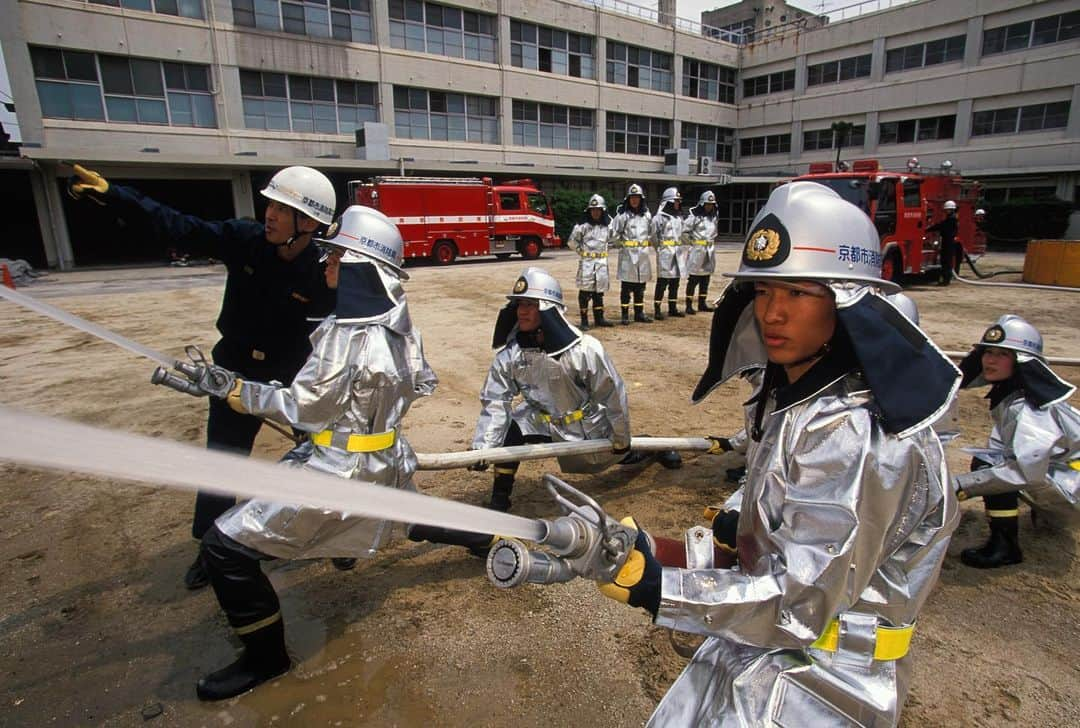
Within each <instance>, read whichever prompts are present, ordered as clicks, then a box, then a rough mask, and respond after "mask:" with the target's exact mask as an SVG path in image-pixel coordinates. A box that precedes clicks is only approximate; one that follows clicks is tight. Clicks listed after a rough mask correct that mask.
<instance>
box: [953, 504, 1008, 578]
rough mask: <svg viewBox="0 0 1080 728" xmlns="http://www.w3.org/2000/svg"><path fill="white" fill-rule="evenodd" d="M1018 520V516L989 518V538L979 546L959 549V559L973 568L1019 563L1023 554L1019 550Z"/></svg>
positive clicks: (994, 567) (993, 567) (992, 567)
mask: <svg viewBox="0 0 1080 728" xmlns="http://www.w3.org/2000/svg"><path fill="white" fill-rule="evenodd" d="M1019 521H1020V518H1019V517H1018V516H1010V517H1008V518H991V519H990V539H989V540H988V541H987V542H986V543H985V544H983V546H982V547H981V548H977V549H964V550H963V551H961V552H960V560H961V561H962V562H964V564H966V565H967V566H970V567H972V568H975V569H996V568H998V567H1000V566H1010V565H1012V564H1019V563H1021V562H1022V561H1023V560H1024V555H1023V554H1022V553H1021V552H1020V540H1019Z"/></svg>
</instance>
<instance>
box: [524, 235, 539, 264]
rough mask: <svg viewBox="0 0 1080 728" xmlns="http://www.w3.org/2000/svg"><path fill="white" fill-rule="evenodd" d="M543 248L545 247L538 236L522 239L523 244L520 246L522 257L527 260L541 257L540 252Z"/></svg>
mask: <svg viewBox="0 0 1080 728" xmlns="http://www.w3.org/2000/svg"><path fill="white" fill-rule="evenodd" d="M543 249H544V247H543V246H542V245H541V244H540V240H539V239H538V238H525V239H524V240H522V241H521V245H520V246H519V251H520V253H521V257H522V258H524V259H525V260H533V259H534V258H539V257H540V252H541V251H542V250H543Z"/></svg>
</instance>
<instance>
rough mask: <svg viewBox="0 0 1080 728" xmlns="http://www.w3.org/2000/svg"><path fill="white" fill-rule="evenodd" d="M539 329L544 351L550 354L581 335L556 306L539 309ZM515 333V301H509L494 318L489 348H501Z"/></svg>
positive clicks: (574, 342) (571, 344) (553, 354)
mask: <svg viewBox="0 0 1080 728" xmlns="http://www.w3.org/2000/svg"><path fill="white" fill-rule="evenodd" d="M540 331H542V332H544V341H543V349H544V352H545V353H547V354H550V355H551V356H557V355H558V354H561V353H563V352H564V351H566V350H567V349H569V348H570V347H571V346H573V345H574V344H576V343H577V342H578V341H579V340H580V339H581V337H582V333H581V331H579V330H578V329H576V328H574V326H572V325H571V324H570V322H569V321H567V320H566V318H565V317H564V316H563V315H562V311H560V310H559V307H558V306H552V307H551V308H548V309H547V310H543V309H542V310H541V311H540ZM516 334H517V301H510V302H509V303H508V304H506V305H505V306H503V307H502V308H501V309H500V310H499V317H498V318H497V319H496V320H495V332H494V334H493V335H492V337H491V348H492V349H501V348H503V347H504V346H506V345H507V344H508V343H510V337H511V336H514V335H516Z"/></svg>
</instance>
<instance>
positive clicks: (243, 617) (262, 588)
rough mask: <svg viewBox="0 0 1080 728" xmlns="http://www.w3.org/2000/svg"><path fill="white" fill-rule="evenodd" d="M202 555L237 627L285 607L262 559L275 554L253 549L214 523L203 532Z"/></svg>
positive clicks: (212, 581)
mask: <svg viewBox="0 0 1080 728" xmlns="http://www.w3.org/2000/svg"><path fill="white" fill-rule="evenodd" d="M200 548H201V557H202V562H203V566H204V567H205V568H206V574H207V576H209V577H210V586H211V587H213V589H214V594H215V596H217V600H218V604H220V605H221V609H222V611H223V612H225V616H226V617H227V618H228V620H229V624H230V625H231V626H232V627H233V629H243V628H244V627H248V626H250V625H254V624H257V623H258V622H261V621H262V620H265V619H269V618H270V617H273V616H274V615H275V614H277V613H278V611H279V610H280V609H281V605H280V603H279V602H278V597H277V593H276V592H275V591H274V587H273V585H271V584H270V579H268V578H267V577H266V574H264V573H263V570H262V566H261V565H260V563H259V562H261V561H270V560H272V558H273V557H271V556H267V555H266V554H263V553H260V552H258V551H255V550H254V549H250V548H248V547H247V546H244V545H243V544H240V543H237V542H236V541H233V540H232V539H231V538H229V537H228V536H226V535H225V534H223V533H222V532H221V531H219V530H218V528H217V527H216V526H211V527H210V528H209V529H208V530H207V531H206V533H205V534H203V539H202V546H201V547H200Z"/></svg>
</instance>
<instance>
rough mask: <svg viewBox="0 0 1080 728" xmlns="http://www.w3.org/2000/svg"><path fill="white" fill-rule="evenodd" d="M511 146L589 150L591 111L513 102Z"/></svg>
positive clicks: (591, 144) (591, 131) (591, 128)
mask: <svg viewBox="0 0 1080 728" xmlns="http://www.w3.org/2000/svg"><path fill="white" fill-rule="evenodd" d="M513 110H514V144H516V145H518V146H520V147H547V148H549V149H585V150H592V149H593V148H594V144H593V138H594V136H595V135H594V133H593V111H592V109H577V108H572V107H567V106H552V105H550V104H534V103H532V102H531V101H518V100H516V99H515V100H514V103H513Z"/></svg>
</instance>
